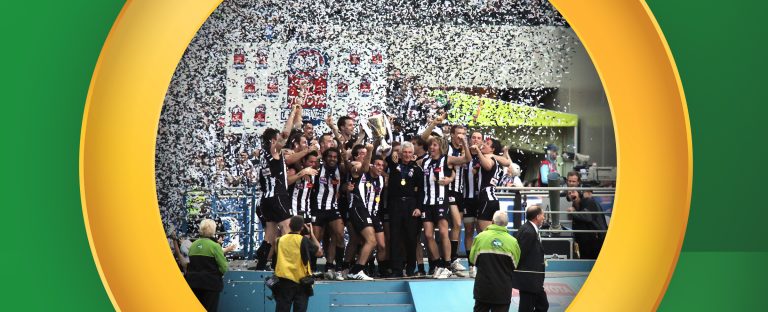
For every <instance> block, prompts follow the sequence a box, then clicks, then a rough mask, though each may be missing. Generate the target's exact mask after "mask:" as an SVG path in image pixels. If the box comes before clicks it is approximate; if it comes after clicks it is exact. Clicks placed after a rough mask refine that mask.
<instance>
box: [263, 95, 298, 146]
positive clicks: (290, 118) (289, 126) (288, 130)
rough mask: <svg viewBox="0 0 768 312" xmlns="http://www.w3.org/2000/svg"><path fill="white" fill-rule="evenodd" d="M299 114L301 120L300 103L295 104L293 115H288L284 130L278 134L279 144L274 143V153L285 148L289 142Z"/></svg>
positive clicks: (292, 109) (292, 110)
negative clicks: (294, 122)
mask: <svg viewBox="0 0 768 312" xmlns="http://www.w3.org/2000/svg"><path fill="white" fill-rule="evenodd" d="M297 115H298V116H299V117H298V118H299V120H301V106H299V105H295V106H293V108H291V115H290V116H288V121H286V122H285V126H284V127H283V131H282V132H280V134H278V136H277V144H274V145H273V146H272V150H271V151H270V152H272V154H273V155H274V154H276V153H277V152H278V151H280V150H281V149H283V147H284V146H285V143H286V142H288V137H289V136H290V135H291V129H293V121H294V119H296V116H297Z"/></svg>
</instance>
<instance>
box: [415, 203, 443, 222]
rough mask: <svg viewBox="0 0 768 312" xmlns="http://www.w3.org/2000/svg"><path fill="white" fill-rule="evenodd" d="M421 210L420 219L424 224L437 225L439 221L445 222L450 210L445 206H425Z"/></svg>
mask: <svg viewBox="0 0 768 312" xmlns="http://www.w3.org/2000/svg"><path fill="white" fill-rule="evenodd" d="M422 208H423V209H422V210H421V219H422V221H424V222H432V223H437V222H438V221H440V220H447V219H448V214H449V213H450V209H449V208H448V206H447V205H425V206H423V207H422Z"/></svg>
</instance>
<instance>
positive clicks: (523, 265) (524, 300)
mask: <svg viewBox="0 0 768 312" xmlns="http://www.w3.org/2000/svg"><path fill="white" fill-rule="evenodd" d="M525 218H526V219H527V220H528V222H525V224H523V225H522V226H520V229H519V230H518V231H517V233H516V235H515V238H517V242H518V244H520V262H519V263H518V265H517V269H516V270H515V273H514V275H513V276H514V280H513V282H514V284H515V288H517V289H518V290H520V307H519V309H518V311H521V312H522V311H547V309H549V301H547V293H546V292H544V270H545V268H544V267H545V265H544V247H543V246H542V245H541V236H540V235H539V227H541V224H542V223H544V211H542V210H541V207H539V206H537V205H532V206H530V207H528V208H527V209H526V210H525Z"/></svg>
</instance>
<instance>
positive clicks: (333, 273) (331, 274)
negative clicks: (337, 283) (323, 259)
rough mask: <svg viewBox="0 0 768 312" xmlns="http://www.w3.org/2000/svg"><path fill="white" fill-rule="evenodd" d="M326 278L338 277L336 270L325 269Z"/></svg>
mask: <svg viewBox="0 0 768 312" xmlns="http://www.w3.org/2000/svg"><path fill="white" fill-rule="evenodd" d="M325 279H327V280H333V279H336V271H334V270H333V269H328V270H327V271H325Z"/></svg>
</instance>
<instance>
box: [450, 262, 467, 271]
mask: <svg viewBox="0 0 768 312" xmlns="http://www.w3.org/2000/svg"><path fill="white" fill-rule="evenodd" d="M451 270H453V271H466V270H467V268H465V267H464V266H463V265H461V261H459V259H456V260H454V261H453V262H451Z"/></svg>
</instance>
